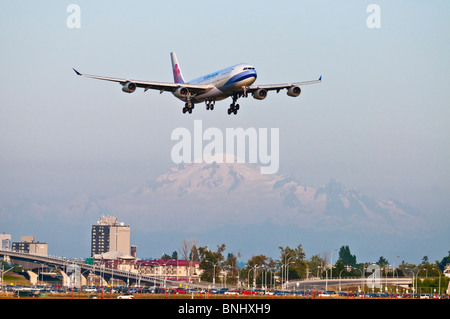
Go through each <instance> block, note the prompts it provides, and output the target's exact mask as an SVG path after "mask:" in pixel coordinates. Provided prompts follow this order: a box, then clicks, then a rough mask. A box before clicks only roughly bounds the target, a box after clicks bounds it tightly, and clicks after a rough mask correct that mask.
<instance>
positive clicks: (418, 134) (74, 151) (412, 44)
mask: <svg viewBox="0 0 450 319" xmlns="http://www.w3.org/2000/svg"><path fill="white" fill-rule="evenodd" d="M71 3H76V4H78V5H79V7H80V9H81V11H80V13H81V15H80V18H81V20H80V21H81V25H80V26H81V27H80V28H73V29H71V28H69V27H68V26H67V24H66V20H67V18H68V17H69V15H70V13H67V12H66V8H67V7H68V5H69V4H71ZM371 3H375V4H378V5H379V7H380V8H381V15H380V18H381V20H380V21H381V28H368V26H367V23H366V20H367V18H368V17H369V15H370V14H371V13H368V12H367V7H368V5H369V4H371ZM449 12H450V2H449V1H447V0H444V1H432V2H429V1H360V0H357V1H335V0H330V1H261V0H259V1H233V0H231V1H225V2H223V1H220V2H219V1H217V2H211V1H133V2H128V3H126V2H124V1H73V2H71V1H9V2H7V1H2V2H1V3H0V43H1V51H0V57H1V58H0V152H1V157H0V172H1V179H0V201H1V202H0V204H3V203H6V202H9V201H14V200H17V199H20V198H30V199H33V200H42V201H63V200H70V199H72V198H74V197H76V196H78V195H79V194H82V193H87V194H92V195H93V196H108V195H111V194H115V193H118V192H123V191H126V190H128V189H129V188H131V187H134V186H136V185H139V184H142V183H144V182H145V181H147V180H148V179H151V178H154V177H156V176H158V175H160V174H161V173H163V172H165V170H166V169H168V168H170V167H171V166H173V165H174V164H173V163H172V161H171V158H170V151H171V148H172V146H173V145H174V142H173V141H171V139H170V135H171V132H172V131H173V130H174V129H175V128H177V127H186V128H188V129H191V128H192V127H193V121H194V119H201V120H203V127H205V128H206V127H218V128H221V129H223V130H225V128H227V127H243V128H248V127H255V128H279V131H280V171H279V172H280V173H282V174H293V175H294V176H295V177H296V178H297V179H298V180H300V181H301V182H302V183H305V184H307V185H311V186H321V185H323V184H326V183H327V182H328V181H329V180H330V179H331V178H337V179H338V180H340V181H341V182H342V183H343V184H344V185H346V186H347V187H349V188H357V189H360V190H361V191H362V192H364V193H367V194H369V195H372V196H375V197H379V198H394V199H398V200H403V201H405V202H407V203H409V204H411V205H413V206H415V207H417V208H419V209H421V210H422V211H424V210H425V211H427V212H429V214H430V216H429V218H430V221H433V222H434V223H435V225H436V226H445V227H447V226H448V225H449V222H450V220H449V217H448V206H449V204H450V200H449V198H450V196H449V194H450V169H449V166H448V164H449V162H450V161H449V159H450V134H449V133H450V129H449V127H450V126H449V125H448V123H449V120H450V107H449V106H450V103H449V102H450V90H449V89H448V87H449V84H450V72H449V68H450V62H449V59H450V57H449V52H450V35H449V32H448V31H449V30H450V20H449V16H448V13H449ZM170 51H175V52H176V53H177V56H178V59H179V62H180V65H181V68H182V71H183V74H184V76H185V78H187V79H192V78H196V77H198V76H200V75H203V74H206V73H209V72H212V71H215V70H218V69H221V68H224V67H227V66H230V65H233V64H236V63H240V62H246V63H250V64H252V65H254V66H255V67H256V70H257V72H258V79H257V82H256V83H259V84H272V83H285V82H291V81H304V80H313V79H316V78H318V76H319V75H320V74H323V82H322V83H321V84H316V85H312V86H305V87H304V88H303V91H302V95H301V96H300V97H298V98H291V97H288V96H287V95H286V94H285V92H280V94H278V95H277V94H276V93H274V92H271V93H269V96H268V97H267V99H265V100H264V101H256V100H254V99H252V98H249V99H243V100H240V101H239V103H240V105H241V110H240V111H239V113H238V115H237V116H229V115H228V114H227V113H226V110H227V108H228V105H229V103H230V101H228V100H227V101H222V102H217V104H216V108H215V110H214V111H206V110H205V108H204V106H203V105H199V106H197V107H196V108H195V110H194V112H193V114H191V115H187V114H182V112H181V109H182V106H183V103H182V102H180V101H179V100H177V99H175V98H174V97H173V96H172V95H171V94H169V93H164V94H161V95H160V94H159V92H156V91H147V92H146V93H143V91H142V90H138V91H136V92H135V93H134V94H125V93H123V92H122V91H121V87H120V85H118V84H115V83H109V82H103V81H96V80H92V79H84V78H80V77H78V76H76V75H75V73H74V72H73V71H72V67H76V68H77V69H78V70H79V71H80V72H83V73H88V74H96V75H105V76H115V77H125V78H131V79H140V80H152V81H165V82H171V81H172V73H171V65H170V57H169V53H170ZM0 218H1V216H0ZM0 226H1V224H0ZM0 231H5V232H9V230H8V229H2V227H0ZM17 236H19V234H17ZM445 252H446V251H445Z"/></svg>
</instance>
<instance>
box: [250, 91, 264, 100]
mask: <svg viewBox="0 0 450 319" xmlns="http://www.w3.org/2000/svg"><path fill="white" fill-rule="evenodd" d="M266 97H267V90H264V89H258V90H257V91H255V92H253V98H255V99H257V100H264V99H265V98H266Z"/></svg>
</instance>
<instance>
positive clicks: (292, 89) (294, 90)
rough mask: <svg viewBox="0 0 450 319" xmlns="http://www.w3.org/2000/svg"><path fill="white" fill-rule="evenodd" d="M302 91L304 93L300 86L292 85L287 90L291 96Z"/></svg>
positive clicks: (297, 94) (295, 95)
mask: <svg viewBox="0 0 450 319" xmlns="http://www.w3.org/2000/svg"><path fill="white" fill-rule="evenodd" d="M300 93H302V89H300V87H298V86H295V85H294V86H291V87H290V88H289V90H288V91H287V95H289V96H293V97H297V96H299V95H300Z"/></svg>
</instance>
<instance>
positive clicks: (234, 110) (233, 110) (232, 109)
mask: <svg viewBox="0 0 450 319" xmlns="http://www.w3.org/2000/svg"><path fill="white" fill-rule="evenodd" d="M237 99H238V96H237V95H236V94H234V95H233V103H231V104H230V108H229V109H228V114H231V113H233V114H235V115H236V114H237V111H238V110H239V104H236V101H237Z"/></svg>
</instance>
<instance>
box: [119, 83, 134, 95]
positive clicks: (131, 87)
mask: <svg viewBox="0 0 450 319" xmlns="http://www.w3.org/2000/svg"><path fill="white" fill-rule="evenodd" d="M122 91H124V92H125V93H133V92H134V91H136V84H134V83H133V82H127V83H125V84H124V85H123V87H122Z"/></svg>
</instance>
